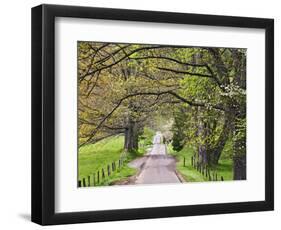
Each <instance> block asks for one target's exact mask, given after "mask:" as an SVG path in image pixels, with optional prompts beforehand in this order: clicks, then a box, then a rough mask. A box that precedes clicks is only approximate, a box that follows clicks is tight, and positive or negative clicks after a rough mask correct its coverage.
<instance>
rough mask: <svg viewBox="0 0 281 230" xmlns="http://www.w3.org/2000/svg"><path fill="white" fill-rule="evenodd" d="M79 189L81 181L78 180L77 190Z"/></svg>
mask: <svg viewBox="0 0 281 230" xmlns="http://www.w3.org/2000/svg"><path fill="white" fill-rule="evenodd" d="M80 187H81V180H78V188H80Z"/></svg>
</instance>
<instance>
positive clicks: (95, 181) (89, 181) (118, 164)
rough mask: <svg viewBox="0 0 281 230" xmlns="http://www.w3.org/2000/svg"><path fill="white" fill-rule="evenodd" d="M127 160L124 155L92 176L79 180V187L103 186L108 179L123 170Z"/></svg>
mask: <svg viewBox="0 0 281 230" xmlns="http://www.w3.org/2000/svg"><path fill="white" fill-rule="evenodd" d="M125 159H126V157H125V156H123V155H122V156H121V157H120V159H119V160H118V161H113V162H111V163H109V164H107V165H106V166H105V167H102V168H101V169H100V170H97V171H96V172H93V173H92V174H91V175H88V176H87V177H84V178H82V179H81V180H78V187H90V186H97V185H99V184H101V183H102V182H103V181H104V180H105V179H106V178H108V177H109V176H110V175H112V174H113V173H115V172H117V171H119V170H120V169H121V168H122V166H123V165H124V161H125Z"/></svg>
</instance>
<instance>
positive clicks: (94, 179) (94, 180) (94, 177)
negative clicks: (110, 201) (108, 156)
mask: <svg viewBox="0 0 281 230" xmlns="http://www.w3.org/2000/svg"><path fill="white" fill-rule="evenodd" d="M95 185H96V175H95V173H93V186H95Z"/></svg>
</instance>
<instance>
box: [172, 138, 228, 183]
mask: <svg viewBox="0 0 281 230" xmlns="http://www.w3.org/2000/svg"><path fill="white" fill-rule="evenodd" d="M229 151H230V143H227V144H226V146H225V148H224V150H223V152H222V155H221V158H220V160H219V165H218V166H217V169H216V172H217V175H218V180H220V178H221V176H223V179H224V181H227V180H233V171H232V159H231V157H230V152H229ZM168 152H169V154H171V155H173V156H175V157H176V159H177V170H178V172H179V173H180V174H181V175H182V176H183V178H184V179H185V180H186V181H187V182H203V181H209V180H208V178H207V177H205V176H203V175H202V174H201V173H200V172H198V171H197V170H196V169H195V168H193V167H192V165H191V157H192V156H193V154H194V150H193V149H192V148H191V147H189V146H185V147H184V148H183V149H182V150H181V151H179V152H176V151H174V150H173V148H172V146H171V144H170V145H168ZM184 157H185V160H186V163H185V165H186V166H183V159H184Z"/></svg>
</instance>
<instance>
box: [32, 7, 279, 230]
mask: <svg viewBox="0 0 281 230" xmlns="http://www.w3.org/2000/svg"><path fill="white" fill-rule="evenodd" d="M273 33H274V21H273V19H263V18H246V17H231V16H215V15H202V14H185V13H171V12H153V11H138V10H125V9H109V8H93V7H77V6H58V5H40V6H37V7H34V8H32V221H33V222H36V223H38V224H41V225H52V224H70V223H82V222H98V221H113V220H129V219H142V218H161V217H176V216H192V215H205V214H220V213H237V212H251V211H267V210H273V207H274V184H273V182H274V173H273V172H274V168H273V167H274V163H273V154H274V143H273V142H274V34H273Z"/></svg>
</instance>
